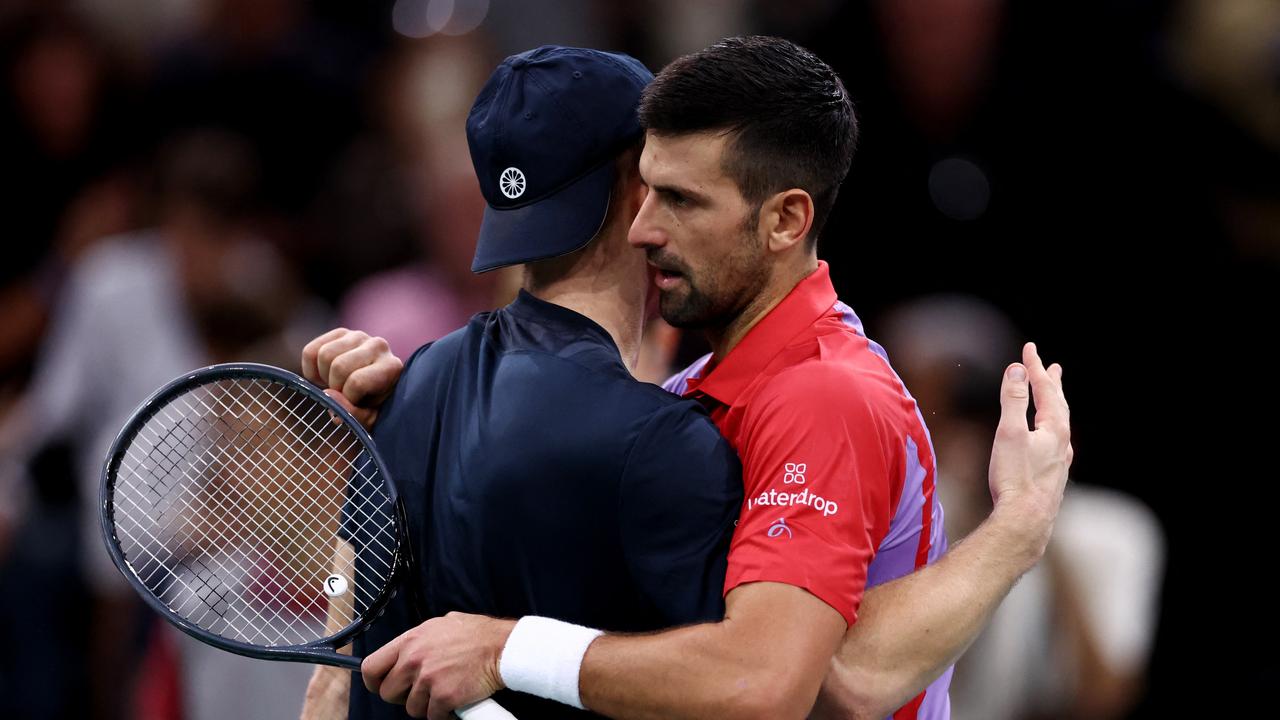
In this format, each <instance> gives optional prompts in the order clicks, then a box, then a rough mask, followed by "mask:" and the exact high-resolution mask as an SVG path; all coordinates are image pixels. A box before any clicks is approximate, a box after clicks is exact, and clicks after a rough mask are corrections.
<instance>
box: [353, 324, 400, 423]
mask: <svg viewBox="0 0 1280 720" xmlns="http://www.w3.org/2000/svg"><path fill="white" fill-rule="evenodd" d="M370 340H375V341H379V342H375V343H372V347H373V348H374V350H375V352H376V356H375V358H374V359H373V360H372V361H371V362H369V363H367V364H365V365H363V366H360V367H357V368H356V369H355V370H353V371H352V372H351V373H350V374H349V375H347V377H346V379H345V380H344V381H343V384H342V394H343V395H346V396H347V399H348V400H350V401H351V402H352V403H353V404H355V405H360V406H363V407H368V406H370V405H378V404H381V402H382V401H383V400H385V399H386V397H387V395H388V394H390V392H391V389H392V388H394V387H395V384H396V381H397V380H399V379H400V371H401V370H402V369H403V368H404V363H403V362H401V361H400V358H398V357H396V356H395V355H392V354H391V350H390V348H388V347H386V341H385V340H383V339H382V338H370ZM349 354H350V353H349ZM339 359H340V360H341V359H342V358H339Z"/></svg>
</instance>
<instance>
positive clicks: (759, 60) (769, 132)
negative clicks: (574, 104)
mask: <svg viewBox="0 0 1280 720" xmlns="http://www.w3.org/2000/svg"><path fill="white" fill-rule="evenodd" d="M640 124H641V125H643V126H644V128H645V129H646V130H649V131H651V132H653V133H655V134H658V135H679V134H683V133H691V132H704V131H717V130H721V131H725V132H728V133H732V134H733V136H734V137H733V139H732V140H731V143H730V144H729V146H728V148H727V150H726V152H725V157H724V170H725V173H726V174H727V175H728V176H729V177H731V178H733V180H734V181H735V182H736V183H737V184H738V189H739V190H740V191H741V192H742V196H743V197H744V198H745V199H746V200H747V201H748V202H750V203H753V204H755V205H757V206H759V204H760V203H762V202H764V200H765V199H766V198H767V197H769V196H770V195H772V194H774V193H778V192H782V191H783V190H786V189H788V188H793V187H794V188H800V189H802V190H804V191H806V192H808V193H809V194H810V195H811V196H812V197H813V203H814V218H813V227H812V229H811V231H810V237H809V242H810V246H811V247H812V243H814V242H817V238H818V234H819V233H820V232H821V231H822V227H823V225H824V224H826V221H827V217H828V215H830V213H831V208H832V207H833V206H834V205H835V202H836V194H837V192H838V190H839V188H840V183H841V181H843V180H844V177H845V175H847V174H848V172H849V165H850V164H851V163H852V162H853V150H854V146H855V145H856V144H857V140H858V121H857V117H856V116H855V115H854V112H853V102H852V101H851V100H850V99H849V93H848V92H846V91H845V88H844V83H842V82H840V78H839V76H837V75H836V73H835V71H834V70H832V69H831V67H830V66H829V65H827V64H826V63H824V62H823V61H822V60H820V59H818V56H816V55H814V54H813V53H811V52H809V51H808V50H805V49H804V48H802V47H800V46H798V45H796V44H794V43H792V42H790V41H787V40H783V39H782V38H776V37H767V36H751V37H735V38H728V39H725V40H721V41H720V42H718V43H716V44H715V45H712V46H711V47H708V48H706V49H704V50H700V51H698V52H696V53H693V54H692V55H686V56H684V57H682V58H679V59H678V60H675V61H674V62H672V63H671V64H670V65H668V66H667V67H666V68H664V69H663V70H662V72H660V73H658V76H657V77H656V78H655V79H654V81H653V82H652V83H651V84H650V85H649V87H648V88H646V89H645V91H644V95H643V96H642V97H641V99H640Z"/></svg>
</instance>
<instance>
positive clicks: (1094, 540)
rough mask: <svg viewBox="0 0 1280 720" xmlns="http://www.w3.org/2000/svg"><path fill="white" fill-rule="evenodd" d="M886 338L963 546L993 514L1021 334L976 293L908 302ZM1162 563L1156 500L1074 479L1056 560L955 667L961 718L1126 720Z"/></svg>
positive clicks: (1048, 558) (1010, 601)
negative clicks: (995, 447)
mask: <svg viewBox="0 0 1280 720" xmlns="http://www.w3.org/2000/svg"><path fill="white" fill-rule="evenodd" d="M884 330H885V332H883V333H882V335H883V337H884V338H885V341H886V342H885V346H886V347H887V348H888V350H889V351H890V353H891V354H892V356H893V357H894V359H895V365H896V366H897V367H898V368H899V371H900V372H901V373H902V376H903V379H904V380H905V382H906V383H907V386H908V387H910V388H912V392H913V393H914V394H915V396H916V398H917V400H918V401H919V403H920V407H921V409H922V412H924V414H925V417H926V418H927V419H928V421H929V426H930V430H931V433H932V436H933V440H934V443H935V446H936V450H937V453H938V468H939V470H938V472H939V481H938V491H939V492H940V493H941V495H942V500H943V506H944V507H945V508H946V528H947V534H948V536H949V537H950V538H952V539H953V540H960V539H961V538H963V537H964V536H965V535H967V534H968V533H969V532H970V531H972V530H973V529H974V528H975V527H976V526H977V525H978V523H979V522H981V521H982V520H983V519H984V518H985V517H986V516H987V515H988V513H990V511H991V495H990V491H989V490H988V487H987V460H988V453H989V451H990V448H991V443H992V440H993V437H994V432H995V427H996V424H997V423H998V421H999V415H1000V407H999V404H998V403H996V402H995V398H996V397H997V396H998V395H999V386H1000V378H1001V375H1002V372H1003V370H1004V367H1005V366H1006V365H1007V363H1008V362H1010V361H1011V359H1013V358H1016V357H1017V349H1018V347H1019V346H1020V343H1019V342H1018V338H1017V333H1016V332H1015V331H1014V329H1013V327H1012V325H1011V324H1010V322H1009V321H1008V319H1007V318H1006V317H1005V316H1004V314H1003V313H1001V312H1000V311H999V310H997V309H996V308H994V307H992V306H991V305H988V304H986V303H983V302H981V301H978V300H975V299H972V298H968V297H964V296H941V297H933V298H928V299H924V300H919V301H916V302H913V303H910V304H907V305H905V306H902V307H900V308H898V309H896V310H895V311H893V312H892V313H891V314H890V316H889V318H888V320H887V322H886V324H885V327H884ZM1068 382H1069V378H1068ZM1163 567H1164V540H1163V536H1162V532H1161V529H1160V525H1159V523H1158V522H1157V521H1156V519H1155V516H1154V515H1153V514H1152V513H1151V511H1150V510H1149V509H1147V507H1146V506H1145V505H1143V504H1142V503H1141V502H1139V501H1137V500H1136V499H1134V498H1132V497H1130V496H1128V495H1125V494H1123V493H1120V492H1117V491H1114V490H1107V489H1103V488H1100V487H1096V486H1090V485H1084V484H1081V483H1078V482H1073V483H1072V485H1070V486H1069V487H1068V490H1067V495H1066V497H1065V498H1064V500H1063V504H1062V510H1061V512H1060V514H1059V516H1058V520H1057V523H1056V524H1055V527H1054V535H1053V539H1052V541H1051V543H1050V545H1049V549H1048V552H1047V553H1046V555H1045V558H1044V560H1043V561H1042V562H1041V564H1040V565H1039V566H1038V567H1036V568H1035V569H1034V570H1032V571H1031V572H1030V573H1028V574H1027V575H1026V576H1025V577H1023V578H1022V580H1021V581H1020V582H1019V583H1018V585H1017V586H1016V587H1014V589H1013V591H1012V592H1010V594H1009V596H1008V597H1007V598H1006V599H1005V601H1004V602H1003V603H1002V604H1001V606H1000V608H999V610H997V611H996V613H995V616H994V617H993V619H992V621H991V624H990V626H989V627H987V629H986V630H984V631H983V633H982V635H981V636H980V637H979V638H978V640H977V641H976V642H975V643H974V644H973V646H972V647H971V648H970V649H969V651H968V652H967V653H966V654H965V655H964V657H962V658H961V659H960V662H959V663H958V664H957V665H956V673H955V678H954V680H953V681H952V686H951V700H952V717H954V718H956V720H1029V719H1031V718H1064V719H1065V718H1098V719H1103V718H1118V717H1124V716H1125V715H1126V713H1127V712H1128V710H1129V709H1130V708H1131V707H1132V706H1133V704H1134V702H1135V701H1136V700H1137V698H1138V697H1139V692H1140V690H1141V688H1142V686H1143V680H1144V677H1145V674H1146V670H1147V665H1148V662H1149V660H1150V655H1151V646H1152V640H1153V637H1154V634H1155V629H1156V620H1157V610H1156V608H1157V600H1158V595H1159V588H1160V585H1161V579H1162V576H1163Z"/></svg>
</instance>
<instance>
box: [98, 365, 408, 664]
mask: <svg viewBox="0 0 1280 720" xmlns="http://www.w3.org/2000/svg"><path fill="white" fill-rule="evenodd" d="M228 379H260V380H265V381H269V382H278V383H281V384H283V385H285V386H288V387H290V388H292V389H293V390H296V391H298V392H301V393H303V394H305V395H307V396H308V397H310V398H312V399H313V400H316V401H317V402H319V403H321V404H323V405H324V406H325V407H326V408H328V410H329V411H330V412H332V413H333V414H334V415H335V416H336V417H337V418H339V419H340V420H341V421H342V422H343V424H345V425H346V426H347V427H348V428H350V429H351V431H352V432H354V433H355V435H356V437H357V438H358V439H359V440H360V442H361V443H362V444H363V445H364V448H363V449H364V450H365V451H366V452H368V453H369V456H370V458H371V459H372V461H373V463H374V464H375V465H376V467H377V470H378V474H379V476H380V477H381V478H382V480H383V483H384V485H385V488H386V492H387V495H388V497H389V498H390V500H391V502H392V506H393V508H394V511H393V512H392V513H391V515H392V519H393V521H394V523H395V530H396V538H397V539H398V540H399V546H398V547H397V548H396V554H395V557H394V558H393V559H392V565H391V573H390V576H389V577H388V579H387V582H386V585H385V586H384V587H383V588H382V589H381V591H380V592H379V593H378V596H377V597H376V598H375V599H374V600H373V601H372V602H371V603H370V604H369V607H368V610H367V611H366V612H365V614H364V615H363V616H361V617H360V618H358V619H356V620H355V621H353V622H352V623H350V624H348V625H347V626H346V627H344V628H343V629H342V630H340V631H338V632H337V633H335V634H333V635H328V636H326V637H324V638H321V639H319V640H316V641H314V642H311V643H305V644H302V645H280V646H275V647H265V646H260V645H251V644H249V643H244V642H239V641H237V640H231V639H228V638H224V637H222V636H220V635H217V634H215V633H211V632H209V631H207V630H203V629H201V628H199V627H197V626H195V625H193V624H192V623H190V622H188V621H187V620H185V619H183V618H182V617H180V616H179V615H178V614H177V613H175V612H174V611H173V610H171V609H170V608H169V606H168V605H166V604H165V603H164V602H162V601H161V600H160V599H159V598H157V597H156V596H155V594H154V593H152V591H151V590H150V589H148V588H147V586H146V584H144V583H143V582H142V580H141V578H139V577H138V576H137V573H135V572H134V571H133V568H132V567H130V566H129V563H128V561H126V560H125V557H124V552H123V551H122V550H121V549H120V541H119V538H117V537H116V533H115V523H114V522H113V521H112V516H113V513H114V511H115V508H114V506H113V497H114V484H115V479H116V474H117V472H118V471H119V468H120V463H121V462H122V461H123V460H124V455H125V453H126V452H127V451H128V448H129V446H130V445H131V443H132V442H133V439H134V438H135V437H136V436H137V434H138V433H139V432H140V431H141V430H142V427H143V426H144V425H145V424H146V422H147V420H149V419H150V418H151V417H152V416H154V415H155V414H156V413H157V412H159V411H160V409H161V408H163V407H165V406H166V405H167V404H168V403H169V401H170V400H172V399H173V398H174V397H177V396H178V395H181V394H183V393H185V392H187V391H188V390H191V389H192V388H196V387H200V386H202V385H208V384H211V383H214V382H217V381H219V380H228ZM99 499H100V503H99V511H100V517H99V519H100V520H101V525H102V534H103V538H104V540H105V541H106V544H107V551H108V552H109V553H110V555H111V560H112V561H113V562H114V563H115V564H116V567H117V568H119V570H120V572H121V573H122V574H123V575H124V577H125V579H126V580H128V582H129V584H130V585H132V586H133V589H134V590H135V591H137V593H138V594H139V595H140V596H142V599H143V600H144V601H145V602H146V603H147V605H149V606H150V607H151V608H152V609H153V610H155V611H156V612H158V613H160V615H161V616H162V617H164V618H165V619H166V620H168V621H169V622H170V623H172V624H173V625H174V626H176V627H177V628H178V629H179V630H181V631H183V632H185V633H186V634H188V635H190V636H191V637H193V638H195V639H197V640H199V641H201V642H204V643H208V644H209V645H212V646H214V647H218V648H221V649H223V650H227V651H230V652H233V653H236V654H238V655H244V656H246V657H251V658H258V659H261V660H284V661H289V662H305V663H318V664H321V665H331V666H334V667H341V668H348V669H351V670H359V669H360V662H361V659H360V658H354V657H351V656H349V655H343V654H341V653H338V652H337V648H340V647H342V646H343V645H346V644H347V643H348V642H350V640H351V639H352V638H354V637H355V636H356V635H359V634H360V633H361V632H362V631H364V630H365V628H367V627H368V626H369V625H370V624H371V623H372V622H373V621H375V620H376V619H377V618H378V617H379V616H380V615H382V612H383V610H384V609H385V608H386V606H387V603H388V602H390V600H391V598H393V597H394V596H395V594H396V590H397V587H398V586H399V584H400V581H401V579H402V577H403V576H404V575H405V574H406V569H407V568H408V567H411V566H412V564H413V556H412V551H411V547H410V544H409V539H408V533H407V532H406V528H407V527H408V525H407V523H406V519H405V512H404V503H402V502H401V501H400V494H399V491H398V489H397V488H396V485H395V481H394V480H393V479H392V477H391V474H390V473H389V472H387V466H386V464H385V463H384V462H383V461H382V456H381V455H379V454H378V450H377V448H376V447H375V446H374V443H373V438H372V437H371V436H370V435H369V433H368V431H366V430H365V429H364V426H362V425H361V424H360V422H359V421H357V420H356V419H355V418H354V417H352V416H351V414H350V413H348V412H347V411H346V410H345V409H344V408H343V407H342V406H341V405H339V404H338V403H337V402H335V401H334V400H333V399H332V398H330V397H329V396H328V395H325V394H324V392H322V391H321V390H320V388H318V387H316V386H315V385H313V384H311V383H310V382H307V381H306V380H305V379H303V378H302V377H300V376H298V375H296V374H294V373H291V372H289V371H288V370H282V369H280V368H277V367H274V366H271V365H263V364H260V363H247V362H239V363H223V364H219V365H210V366H208V367H205V368H201V369H199V370H193V371H192V372H189V373H187V374H185V375H183V376H181V377H178V378H176V379H174V380H173V381H171V382H169V383H168V384H167V385H165V386H164V387H162V388H160V389H159V390H157V391H156V392H155V393H154V394H152V395H151V397H149V398H147V399H146V400H145V401H143V403H142V404H141V405H139V406H138V408H137V409H136V410H134V412H133V415H131V416H130V418H129V421H128V422H127V423H125V426H124V428H123V429H122V430H121V431H120V434H119V435H117V436H116V439H115V441H114V442H113V443H112V444H111V450H110V452H108V453H107V459H106V462H105V463H104V464H103V468H102V480H101V484H100V486H99Z"/></svg>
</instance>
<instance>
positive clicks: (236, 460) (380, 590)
mask: <svg viewBox="0 0 1280 720" xmlns="http://www.w3.org/2000/svg"><path fill="white" fill-rule="evenodd" d="M100 500H101V502H100V508H99V509H100V517H101V525H102V531H103V537H104V539H105V541H106V545H107V550H108V552H109V554H110V555H111V559H112V561H113V562H114V563H115V564H116V567H117V568H118V569H119V570H120V572H121V573H122V574H123V575H124V577H125V579H126V580H127V581H128V582H129V584H130V585H131V586H132V587H133V588H134V590H135V591H137V592H138V594H139V595H140V596H141V597H142V598H143V600H144V601H145V602H146V603H147V604H148V605H149V606H150V607H151V608H152V609H154V610H156V611H157V612H159V613H160V614H161V615H162V616H163V617H164V618H165V619H166V620H168V621H169V622H171V623H172V624H174V625H175V626H177V627H178V628H179V629H181V630H182V631H183V632H185V633H187V634H188V635H190V636H192V637H194V638H196V639H197V640H200V641H202V642H205V643H208V644H210V645H213V646H215V647H219V648H222V649H225V650H228V651H231V652H234V653H238V654H241V655H246V656H249V657H255V658H261V659H267V660H291V661H298V662H312V663H323V664H328V665H337V666H341V667H349V668H358V667H359V660H358V659H354V658H351V657H349V656H346V655H341V654H338V653H337V652H336V650H337V648H339V647H342V646H343V645H345V644H347V642H349V641H350V639H351V638H352V637H354V636H355V635H357V634H359V633H360V632H361V631H362V630H363V629H364V628H365V627H367V626H368V624H369V623H371V622H372V621H373V620H374V619H376V618H377V617H378V616H379V615H380V614H381V613H382V611H383V609H384V608H385V606H386V604H387V602H388V601H389V600H390V598H391V597H392V596H393V595H394V594H395V591H396V587H397V584H398V581H399V579H400V576H401V575H402V573H403V569H404V567H405V566H406V565H407V564H408V557H409V556H408V553H409V545H408V543H407V542H406V540H405V538H406V537H407V536H406V532H405V528H406V524H405V517H404V509H403V505H402V504H401V502H400V499H399V495H398V492H397V490H396V487H395V483H394V481H393V480H392V478H391V475H390V474H389V473H388V472H387V469H386V465H385V463H384V462H383V460H382V458H381V457H380V456H379V455H378V452H377V449H376V448H375V447H374V444H373V439H372V438H371V437H370V436H369V433H368V432H367V431H366V430H365V429H364V427H363V426H361V425H360V423H359V422H358V421H357V420H356V419H355V418H353V417H352V416H351V415H350V414H349V413H347V412H346V410H344V409H343V408H342V406H340V405H339V404H338V403H337V402H335V401H333V400H332V399H330V398H329V397H328V396H326V395H325V394H324V393H323V392H322V391H320V389H318V388H317V387H315V386H314V385H312V384H311V383H309V382H307V381H306V380H304V379H303V378H301V377H299V376H298V375H296V374H294V373H291V372H288V371H286V370H282V369H280V368H276V367H272V366H269V365H260V364H257V363H227V364H221V365H213V366H210V367H206V368H202V369H200V370H196V371H193V372H191V373H188V374H186V375H183V376H181V377H179V378H176V379H175V380H173V381H172V382H170V383H169V384H167V385H165V386H164V387H162V388H161V389H159V390H158V391H156V392H155V394H153V395H152V396H151V397H150V398H148V399H147V400H146V401H144V402H143V403H142V404H141V405H140V406H139V407H138V408H137V410H135V411H134V413H133V415H132V417H131V418H130V419H129V421H128V422H127V423H126V424H125V426H124V428H123V429H122V430H121V431H120V433H119V435H118V436H117V437H116V439H115V441H114V442H113V443H112V446H111V450H110V452H109V453H108V455H107V458H106V461H105V463H104V465H103V471H102V481H101V486H100ZM353 535H356V536H359V537H353ZM339 539H344V540H347V541H348V542H350V543H351V544H352V545H353V546H355V547H356V550H355V553H354V556H353V557H352V558H351V562H350V564H349V565H348V566H346V567H340V568H338V569H337V570H336V571H335V570H334V568H333V565H332V560H333V557H334V548H335V547H336V545H337V540H339ZM333 575H339V576H341V579H342V582H339V581H335V580H333V578H332V576H333ZM344 583H345V585H346V589H345V590H344V591H343V592H339V593H336V594H333V595H331V594H330V593H329V592H326V590H325V588H326V585H327V586H328V587H329V588H330V589H331V590H342V588H341V587H340V586H342V585H343V584H344ZM344 598H345V599H344ZM330 602H334V603H337V602H346V603H348V604H349V606H350V607H349V612H348V611H346V610H340V611H339V612H345V613H346V614H348V615H349V617H347V618H345V619H342V620H340V621H339V623H338V625H337V626H336V627H335V625H334V623H333V621H332V620H329V619H328V617H327V616H328V606H329V603H330ZM326 620H328V621H329V626H328V627H325V623H326Z"/></svg>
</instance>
